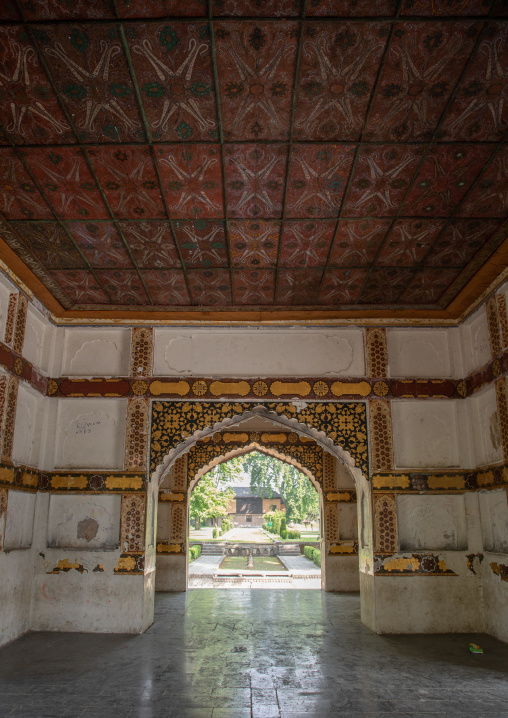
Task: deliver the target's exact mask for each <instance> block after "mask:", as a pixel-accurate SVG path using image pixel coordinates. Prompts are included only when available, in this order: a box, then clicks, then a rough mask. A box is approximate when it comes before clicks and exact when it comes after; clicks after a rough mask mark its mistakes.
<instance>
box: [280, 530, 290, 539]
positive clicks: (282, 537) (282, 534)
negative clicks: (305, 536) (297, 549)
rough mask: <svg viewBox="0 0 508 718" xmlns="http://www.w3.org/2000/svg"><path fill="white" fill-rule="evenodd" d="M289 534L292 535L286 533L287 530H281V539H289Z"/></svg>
mask: <svg viewBox="0 0 508 718" xmlns="http://www.w3.org/2000/svg"><path fill="white" fill-rule="evenodd" d="M288 533H291V532H290V531H286V529H281V530H280V537H281V539H287V538H288Z"/></svg>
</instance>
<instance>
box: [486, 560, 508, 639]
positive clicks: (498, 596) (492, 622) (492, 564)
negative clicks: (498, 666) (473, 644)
mask: <svg viewBox="0 0 508 718" xmlns="http://www.w3.org/2000/svg"><path fill="white" fill-rule="evenodd" d="M507 563H508V561H507V557H506V554H498V553H486V554H485V557H484V559H483V563H482V567H481V585H482V595H483V609H484V617H485V630H486V631H487V633H490V634H491V635H492V636H496V638H499V639H500V640H501V641H507V642H508V582H507V581H503V579H502V578H501V576H499V575H497V574H496V573H495V571H494V568H496V566H500V565H504V566H506V565H507Z"/></svg>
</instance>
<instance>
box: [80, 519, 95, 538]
mask: <svg viewBox="0 0 508 718" xmlns="http://www.w3.org/2000/svg"><path fill="white" fill-rule="evenodd" d="M98 530H99V523H98V522H97V521H96V520H95V519H91V518H90V517H88V518H86V519H83V520H82V521H80V522H79V523H78V531H77V537H78V539H85V541H91V540H92V539H94V538H95V537H96V536H97V532H98Z"/></svg>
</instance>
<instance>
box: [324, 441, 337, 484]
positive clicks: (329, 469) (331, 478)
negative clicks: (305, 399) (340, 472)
mask: <svg viewBox="0 0 508 718" xmlns="http://www.w3.org/2000/svg"><path fill="white" fill-rule="evenodd" d="M335 488H336V469H335V456H332V454H329V453H328V451H324V452H323V491H334V490H335Z"/></svg>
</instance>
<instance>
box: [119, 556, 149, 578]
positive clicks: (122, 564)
mask: <svg viewBox="0 0 508 718" xmlns="http://www.w3.org/2000/svg"><path fill="white" fill-rule="evenodd" d="M144 572H145V555H144V554H143V553H134V552H133V553H123V554H122V555H121V556H120V558H119V559H118V561H117V564H116V566H115V574H125V575H127V576H140V575H141V576H142V575H143V574H144Z"/></svg>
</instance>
